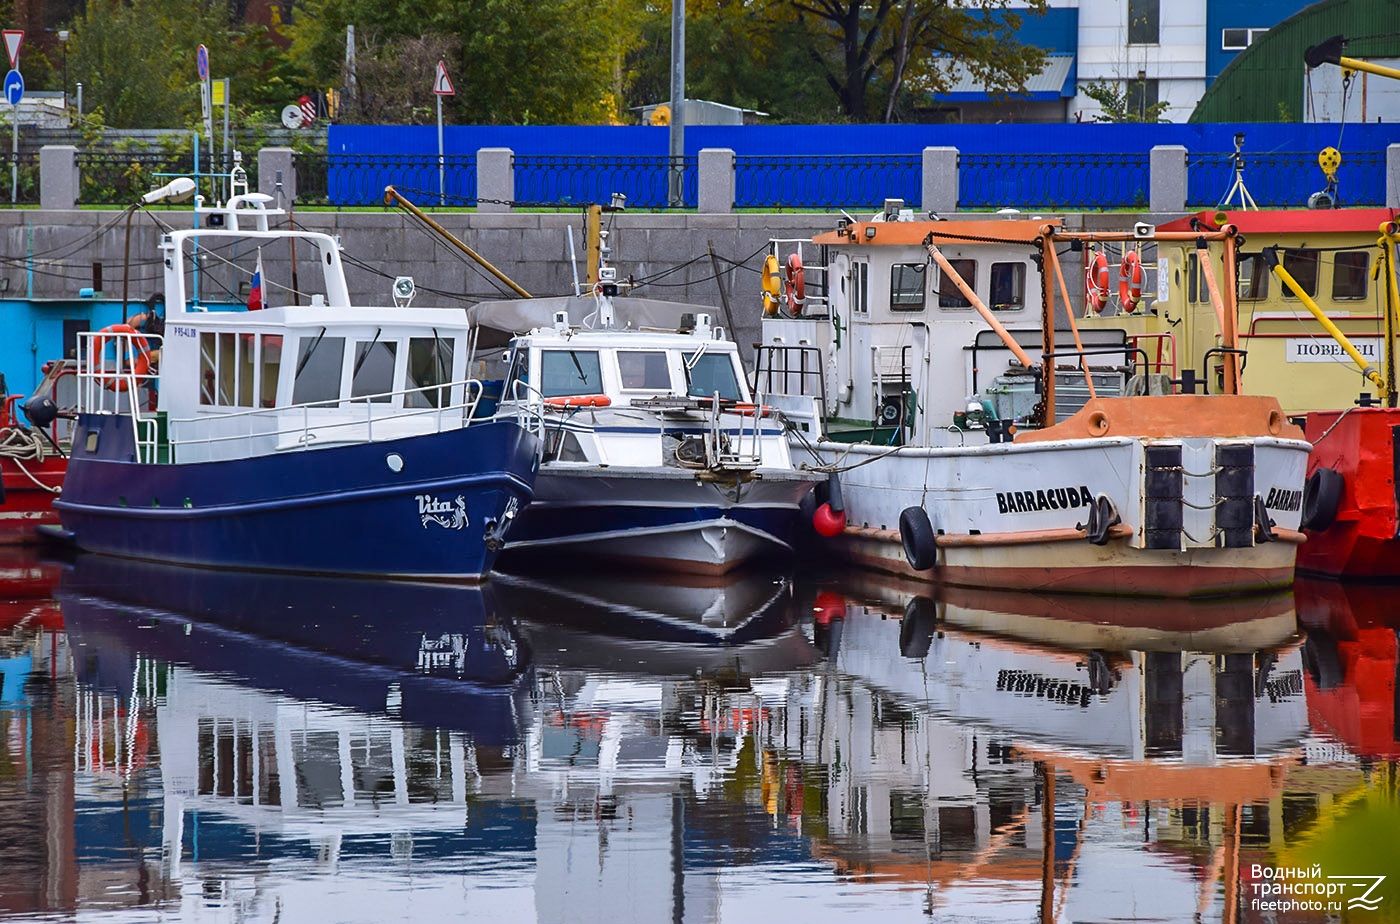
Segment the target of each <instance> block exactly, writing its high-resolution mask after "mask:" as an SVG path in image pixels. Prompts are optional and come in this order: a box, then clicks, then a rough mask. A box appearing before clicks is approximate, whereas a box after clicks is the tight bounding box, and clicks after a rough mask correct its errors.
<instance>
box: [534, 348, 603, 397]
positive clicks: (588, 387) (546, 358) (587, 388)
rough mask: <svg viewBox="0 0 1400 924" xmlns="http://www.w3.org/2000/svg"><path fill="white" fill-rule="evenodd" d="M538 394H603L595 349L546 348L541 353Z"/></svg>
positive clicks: (557, 395) (555, 395)
mask: <svg viewBox="0 0 1400 924" xmlns="http://www.w3.org/2000/svg"><path fill="white" fill-rule="evenodd" d="M540 394H542V395H544V396H545V397H546V398H556V397H563V396H565V395H601V394H605V390H604V388H603V373H602V372H601V371H600V369H599V366H598V351H597V350H545V351H543V352H542V353H540Z"/></svg>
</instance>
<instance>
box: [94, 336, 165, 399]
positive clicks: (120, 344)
mask: <svg viewBox="0 0 1400 924" xmlns="http://www.w3.org/2000/svg"><path fill="white" fill-rule="evenodd" d="M117 334H130V335H132V336H131V337H130V338H129V339H128V338H119V337H117V336H116V335H117ZM109 340H112V341H115V345H116V348H117V360H116V368H115V369H114V370H113V371H111V372H107V371H106V362H105V361H104V360H103V358H102V354H103V353H104V352H105V351H106V349H107V341H109ZM128 343H129V344H130V345H131V350H132V353H131V368H130V369H124V368H123V367H124V365H125V364H124V362H123V357H122V352H123V350H124V349H125V346H124V344H128ZM88 365H89V367H90V368H93V369H99V370H102V371H100V372H98V373H96V377H97V381H98V382H100V383H102V385H103V387H105V388H106V389H107V390H108V391H126V390H127V388H128V380H129V379H133V378H135V379H140V378H144V377H146V376H147V375H149V374H150V372H151V346H150V343H149V342H147V340H146V338H145V337H142V336H141V335H140V333H139V332H138V331H137V330H136V328H134V327H132V326H131V325H130V324H109V325H107V326H106V327H104V328H102V330H100V331H98V332H97V336H96V337H93V338H92V352H91V355H89V356H88Z"/></svg>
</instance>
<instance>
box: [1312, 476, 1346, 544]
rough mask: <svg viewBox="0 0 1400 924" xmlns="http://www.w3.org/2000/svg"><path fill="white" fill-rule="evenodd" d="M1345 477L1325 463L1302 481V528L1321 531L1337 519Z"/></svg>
mask: <svg viewBox="0 0 1400 924" xmlns="http://www.w3.org/2000/svg"><path fill="white" fill-rule="evenodd" d="M1345 484H1346V478H1344V477H1343V476H1342V473H1341V472H1339V471H1337V470H1336V469H1335V468H1328V467H1326V466H1325V465H1324V466H1322V467H1320V468H1318V469H1316V470H1314V471H1313V473H1312V474H1311V475H1309V476H1308V480H1307V481H1305V482H1303V524H1302V526H1303V529H1307V530H1312V531H1313V532H1321V531H1323V530H1324V529H1326V528H1327V527H1329V526H1331V525H1332V524H1333V523H1335V522H1336V521H1337V510H1338V508H1339V507H1340V506H1341V503H1342V488H1343V486H1344V485H1345Z"/></svg>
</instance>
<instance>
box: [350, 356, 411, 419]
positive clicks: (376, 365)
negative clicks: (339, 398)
mask: <svg viewBox="0 0 1400 924" xmlns="http://www.w3.org/2000/svg"><path fill="white" fill-rule="evenodd" d="M398 354H399V345H398V343H397V342H395V341H393V340H362V341H360V342H359V343H356V344H355V368H354V369H353V370H352V372H351V375H350V397H351V398H363V399H367V400H369V401H372V402H374V403H376V404H380V403H385V402H389V401H392V400H393V399H394V396H393V394H392V392H393V390H394V361H395V360H396V359H398Z"/></svg>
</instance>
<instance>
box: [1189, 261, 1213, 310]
mask: <svg viewBox="0 0 1400 924" xmlns="http://www.w3.org/2000/svg"><path fill="white" fill-rule="evenodd" d="M1186 300H1187V301H1188V302H1190V303H1191V304H1193V305H1194V304H1196V303H1197V302H1208V301H1210V288H1209V287H1208V286H1207V285H1206V274H1205V273H1204V272H1203V271H1202V270H1201V258H1200V256H1199V255H1198V254H1196V253H1191V254H1189V255H1188V256H1187V257H1186Z"/></svg>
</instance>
